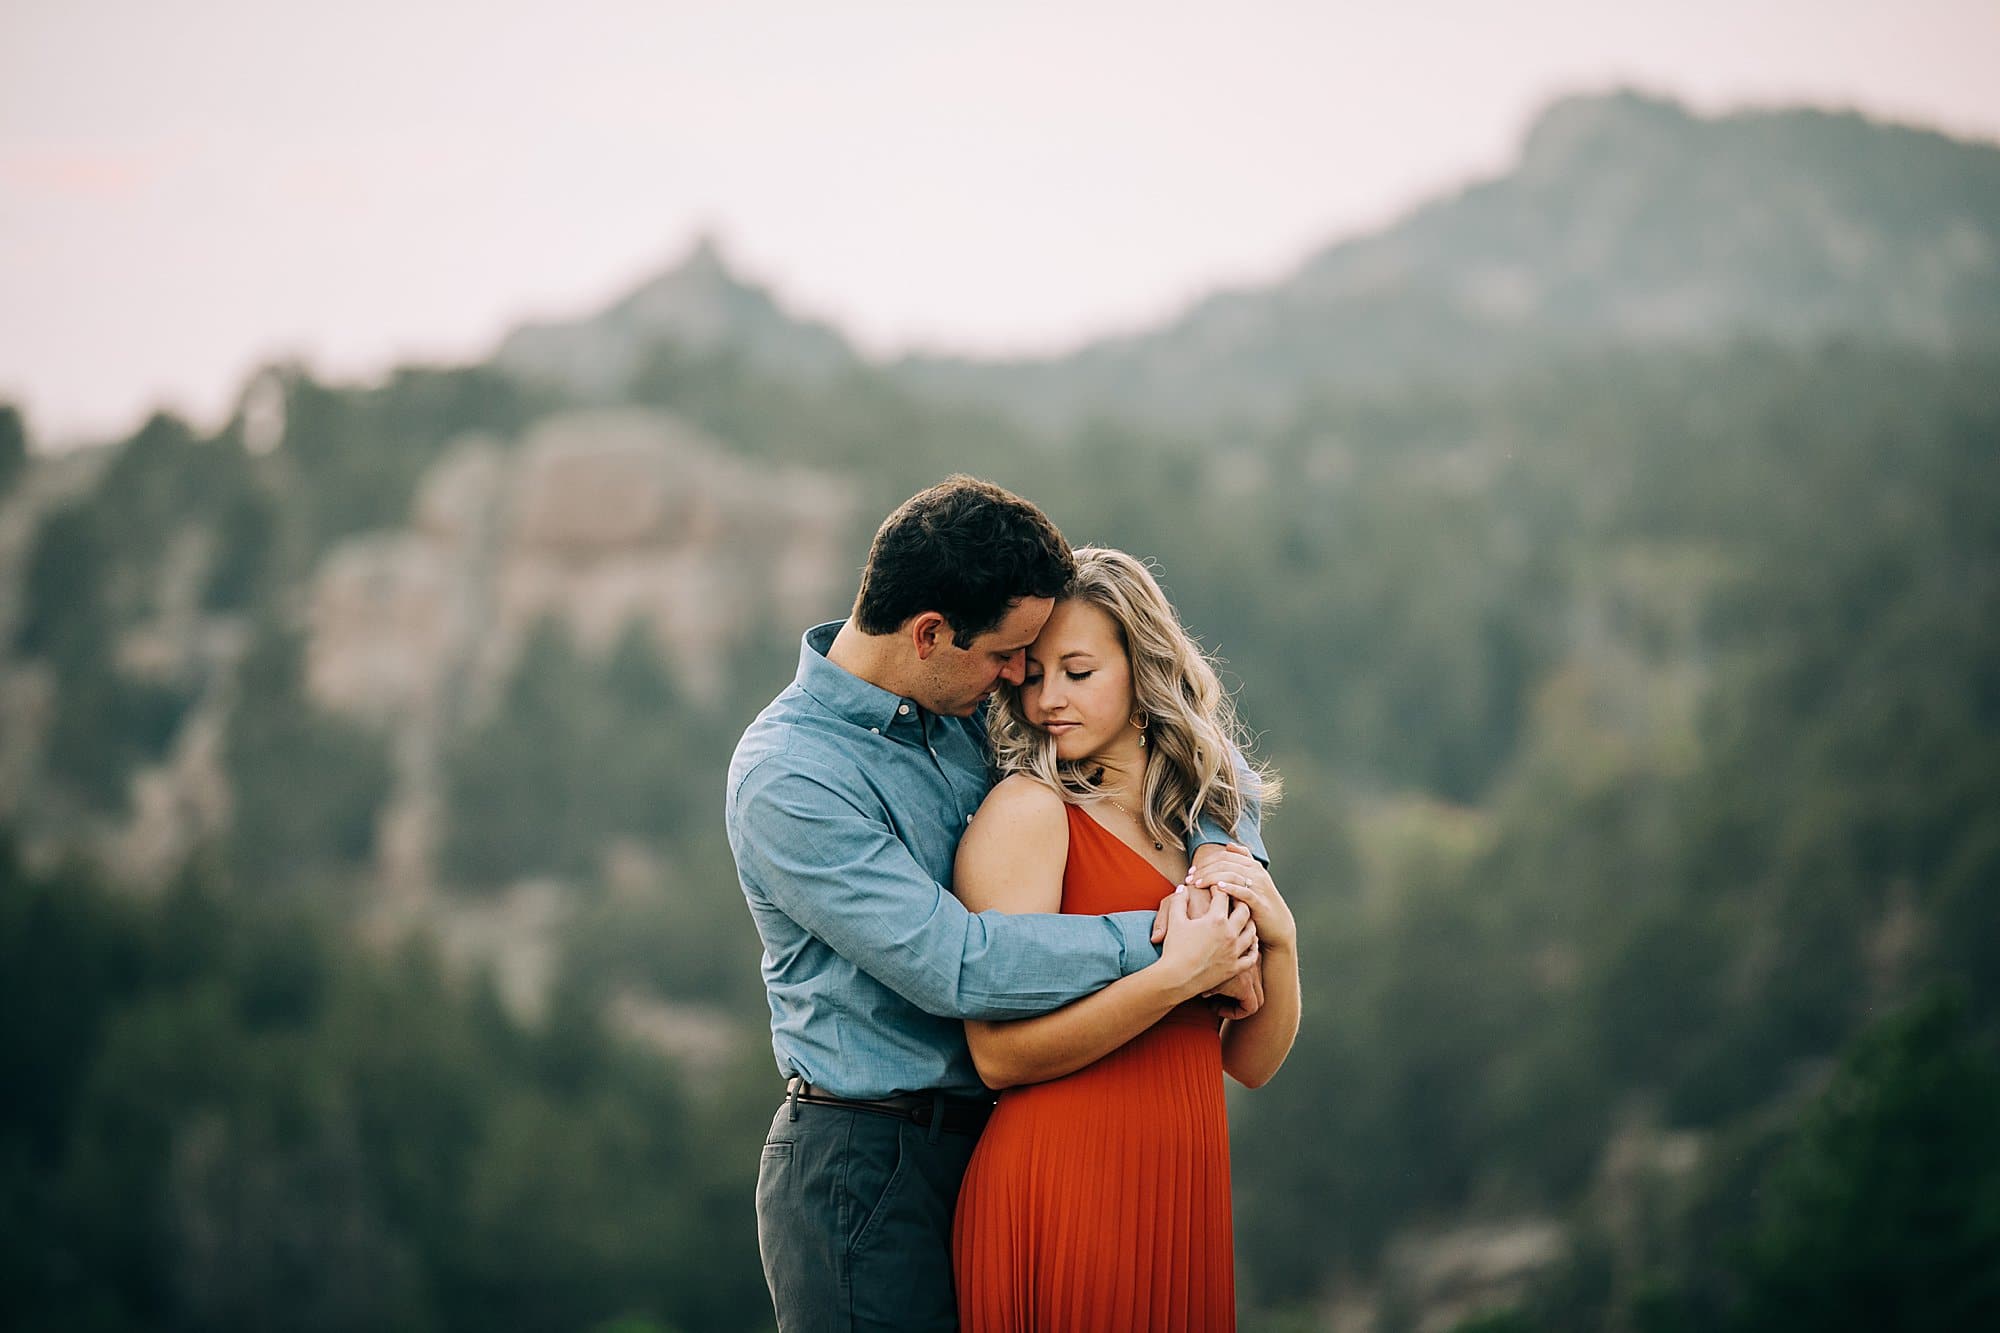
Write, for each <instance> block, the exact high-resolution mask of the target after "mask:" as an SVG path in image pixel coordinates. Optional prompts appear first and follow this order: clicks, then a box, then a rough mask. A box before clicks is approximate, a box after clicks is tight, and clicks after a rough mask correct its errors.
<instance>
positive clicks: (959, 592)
mask: <svg viewBox="0 0 2000 1333" xmlns="http://www.w3.org/2000/svg"><path fill="white" fill-rule="evenodd" d="M1074 569H1075V566H1074V562H1073V561H1072V559H1071V557H1070V551H1069V546H1068V544H1067V543H1065V542H1064V541H1063V539H1062V536H1061V534H1060V533H1058V532H1057V531H1056V529H1055V526H1054V525H1053V524H1051V523H1050V522H1049V520H1048V518H1047V517H1046V516H1045V515H1044V514H1043V513H1042V512H1041V510H1039V509H1037V508H1036V507H1035V506H1034V505H1032V504H1030V503H1029V502H1027V501H1026V500H1023V499H1021V498H1020V497H1019V496H1016V495H1013V494H1011V493H1010V492H1008V491H1005V490H1002V489H1001V488H999V487H997V486H993V485H990V484H988V483H985V482H981V481H976V480H974V479H972V478H970V477H953V478H951V479H949V480H947V481H945V482H943V483H942V484H940V485H938V486H934V487H932V488H931V489H930V490H927V491H924V492H922V493H920V494H918V495H915V496H913V497H911V498H910V499H909V500H908V501H906V502H905V503H904V504H903V505H902V506H901V507H899V508H898V509H897V510H896V512H895V513H893V514H891V515H890V516H889V517H888V519H887V520H886V521H885V522H884V523H883V524H882V527H881V529H880V530H879V531H878V532H877V533H876V534H875V541H874V545H873V546H872V548H871V549H870V551H869V555H868V564H867V568H866V569H865V570H864V572H863V574H862V580H861V591H860V594H859V595H858V596H857V597H856V599H855V604H854V612H853V615H852V616H851V618H850V619H848V620H847V621H845V622H835V623H832V624H827V625H821V626H818V627H816V628H814V629H811V630H808V631H807V632H806V635H805V641H804V643H803V645H802V647H801V649H800V652H799V669H798V675H797V677H796V678H795V679H794V680H793V682H792V684H791V685H790V686H789V687H787V688H786V689H785V691H784V692H783V693H781V694H780V695H779V696H778V697H777V698H776V699H775V700H773V701H772V703H771V704H770V706H769V707H767V708H766V709H765V710H764V711H763V712H762V713H761V714H759V715H758V717H757V720H756V721H755V722H753V723H752V724H751V725H750V727H749V729H748V730H747V731H745V732H744V734H743V739H742V740H741V741H740V742H739V743H738V745H737V749H736V755H735V758H734V759H733V761H732V762H731V764H730V768H729V785H728V792H727V806H726V819H727V824H728V831H729V843H730V847H731V849H732V851H733V852H734V854H735V857H736V866H737V872H738V875H739V876H740V878H741V880H742V884H743V892H744V895H745V897H746V898H748V900H749V903H750V911H751V915H752V916H753V917H754V918H755V920H756V923H757V930H758V933H759V934H760V935H761V936H762V937H763V941H764V982H765V987H766V989H767V991H768V992H769V998H770V1004H771V1039H772V1041H771V1044H772V1049H773V1052H774V1053H775V1054H776V1056H777V1061H778V1068H779V1071H780V1073H781V1074H783V1075H784V1076H786V1078H787V1080H788V1082H787V1085H786V1095H785V1098H784V1101H783V1102H782V1103H781V1104H780V1106H779V1108H778V1111H777V1114H776V1115H775V1116H774V1117H773V1120H772V1124H771V1132H770V1135H769V1138H768V1139H767V1141H766V1143H765V1145H764V1154H763V1160H762V1164H761V1166H760V1169H759V1171H758V1178H757V1240H758V1247H759V1249H760V1250H761V1252H762V1254H763V1259H764V1273H765V1277H766V1279H767V1280H768V1282H769V1283H770V1288H771V1299H772V1302H773V1304H774V1305H775V1306H776V1309H777V1315H778V1326H779V1328H780V1330H781V1333H797V1331H799V1330H814V1329H840V1330H848V1329H871V1328H882V1329H889V1328H894V1329H932V1328H935V1329H951V1328H954V1327H955V1326H956V1318H957V1316H956V1310H955V1305H954V1299H953V1292H952V1281H951V1223H952V1211H953V1206H954V1203H955V1201H956V1199H957V1196H958V1185H959V1180H960V1178H961V1177H962V1176H963V1174H964V1172H965V1167H966V1163H967V1162H968V1161H969V1160H970V1158H971V1155H972V1148H973V1144H974V1142H975V1141H976V1138H977V1136H978V1133H979V1130H980V1128H981V1127H982V1126H983V1125H984V1124H985V1120H986V1115H987V1113H988V1112H989V1111H990V1110H991V1108H992V1097H991V1094H990V1093H988V1092H987V1091H986V1090H985V1089H984V1088H983V1087H982V1086H981V1084H980V1081H979V1077H978V1074H977V1073H976V1071H975V1070H974V1068H973V1064H972V1057H971V1053H970V1051H969V1050H968V1049H967V1047H966V1043H965V1034H964V1026H963V1023H964V1020H965V1019H967V1018H982V1019H1008V1018H1024V1017H1028V1016H1031V1015H1034V1014H1038V1013H1044V1012H1046V1011H1048V1010H1050V1009H1054V1008H1057V1007H1058V1006H1060V1005H1063V1004H1066V1003H1068V1002H1069V1001H1071V1000H1074V999H1077V998H1080V997H1081V996H1084V995H1087V994H1090V993H1091V992H1092V991H1095V990H1097V989H1099V988H1101V987H1103V986H1106V985H1109V984H1110V983H1111V982H1113V981H1115V980H1117V979H1118V978H1119V977H1121V976H1123V975H1125V974H1126V973H1129V972H1133V971H1137V970H1138V969H1140V968H1143V967H1146V966H1148V965H1150V964H1151V963H1153V962H1155V961H1157V960H1158V957H1159V955H1158V951H1157V949H1156V948H1155V947H1154V943H1155V940H1156V939H1157V937H1158V932H1157V930H1156V918H1155V915H1154V914H1152V913H1145V912H1126V913H1120V914H1117V915H1113V916H1104V917H1085V916H1054V915H1035V916H1030V915H1021V916H1008V915H1005V914H1001V913H997V912H995V913H985V914H982V915H979V916H974V915H973V914H971V913H969V912H967V911H966V910H965V908H964V907H963V906H961V905H960V904H959V902H958V900H957V899H955V898H954V897H952V895H951V893H950V891H949V889H948V887H947V886H948V885H949V884H950V882H951V870H952V861H953V855H954V852H955V850H956V848H957V845H958V839H959V836H960V834H961V832H962V831H963V830H964V828H965V825H966V824H968V823H969V822H971V820H972V817H973V815H974V813H975V812H976V811H977V810H978V809H979V805H980V802H981V801H983V800H984V799H985V796H986V792H987V789H988V787H989V786H990V785H991V782H992V772H991V767H990V764H989V761H988V757H987V752H986V739H985V728H984V725H983V723H982V721H981V719H980V707H981V705H982V704H983V703H984V702H985V701H986V699H987V698H988V697H989V696H990V695H991V694H992V693H993V691H994V689H996V688H997V687H998V685H999V682H1001V681H1002V680H1005V681H1007V682H1009V683H1011V684H1016V685H1018V684H1019V683H1020V682H1021V679H1022V675H1023V672H1024V670H1025V664H1026V658H1025V650H1026V648H1027V647H1028V645H1029V644H1030V643H1032V642H1033V641H1034V639H1035V636H1036V635H1037V634H1039V633H1040V632H1041V628H1042V625H1043V623H1044V622H1045V621H1046V620H1047V619H1048V617H1049V613H1050V612H1051V610H1053V608H1054V605H1055V603H1054V599H1055V598H1056V597H1057V596H1058V595H1059V594H1060V593H1061V592H1062V591H1063V589H1064V587H1065V585H1066V584H1067V583H1068V581H1069V579H1070V577H1071V576H1072V574H1073V573H1074ZM1230 832H1231V831H1230V830H1220V829H1203V830H1201V833H1200V836H1198V837H1196V838H1193V839H1191V840H1190V841H1191V843H1197V842H1198V843H1209V842H1213V843H1221V842H1226V841H1228V836H1227V835H1228V834H1229V833H1230ZM1237 837H1238V838H1239V840H1240V841H1242V842H1244V843H1247V844H1249V845H1250V846H1251V847H1252V848H1253V849H1254V850H1255V851H1256V854H1257V855H1258V856H1259V857H1260V858H1261V857H1262V856H1263V851H1262V847H1261V844H1259V843H1258V842H1257V831H1256V829H1255V827H1254V824H1253V825H1252V826H1250V827H1246V828H1245V829H1243V830H1242V831H1241V832H1240V833H1239V834H1237ZM1161 919H1163V917H1162V918H1161ZM1229 923H1230V933H1229V936H1228V938H1227V939H1226V941H1225V942H1224V947H1227V948H1229V949H1231V950H1233V951H1234V954H1235V955H1243V954H1245V953H1246V951H1247V950H1248V949H1249V948H1250V947H1251V945H1252V944H1254V941H1255V934H1254V932H1253V931H1252V929H1251V928H1250V926H1249V923H1248V911H1247V909H1244V908H1242V907H1240V906H1238V907H1236V908H1235V909H1234V910H1233V911H1232V912H1231V914H1230V917H1229ZM1253 977H1254V973H1249V972H1246V973H1245V974H1244V984H1243V985H1242V986H1241V987H1239V988H1237V989H1234V990H1232V991H1231V992H1230V994H1232V995H1234V996H1236V997H1238V999H1239V1002H1240V1004H1241V1005H1242V1006H1243V1008H1242V1012H1248V1007H1249V1006H1251V1005H1254V1003H1255V983H1254V981H1253V980H1251V978H1253ZM1220 1243H1223V1244H1227V1243H1228V1240H1227V1238H1222V1239H1221V1241H1220Z"/></svg>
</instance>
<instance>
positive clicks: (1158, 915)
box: [1141, 888, 1212, 944]
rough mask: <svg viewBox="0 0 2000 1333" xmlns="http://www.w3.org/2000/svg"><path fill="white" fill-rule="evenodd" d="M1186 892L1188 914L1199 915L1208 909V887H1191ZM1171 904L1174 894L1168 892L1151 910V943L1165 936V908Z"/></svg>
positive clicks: (1156, 942)
mask: <svg viewBox="0 0 2000 1333" xmlns="http://www.w3.org/2000/svg"><path fill="white" fill-rule="evenodd" d="M1187 894H1188V913H1189V915H1191V916H1200V915H1201V914H1202V913H1203V912H1206V911H1207V910H1208V900H1209V898H1210V897H1211V896H1212V895H1211V894H1210V892H1209V890H1208V889H1206V888H1199V889H1194V888H1191V889H1189V890H1188V891H1187ZM1173 905H1174V895H1173V894H1171V893H1170V894H1168V895H1167V896H1166V897H1164V898H1162V899H1160V905H1159V906H1158V907H1157V908H1155V909H1154V910H1153V943H1155V944H1158V943H1159V942H1160V941H1161V940H1163V939H1165V938H1166V937H1167V909H1168V908H1170V907H1172V906H1173ZM1141 910H1143V909H1141Z"/></svg>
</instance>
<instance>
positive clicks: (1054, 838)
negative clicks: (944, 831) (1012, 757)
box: [954, 773, 1069, 912]
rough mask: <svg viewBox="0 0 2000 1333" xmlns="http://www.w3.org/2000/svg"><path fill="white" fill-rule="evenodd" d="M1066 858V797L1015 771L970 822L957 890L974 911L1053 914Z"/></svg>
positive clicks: (961, 845) (960, 851)
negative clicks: (998, 910) (994, 909)
mask: <svg viewBox="0 0 2000 1333" xmlns="http://www.w3.org/2000/svg"><path fill="white" fill-rule="evenodd" d="M1068 857H1069V821H1068V819H1067V818H1066V817H1065V816H1064V815H1063V799H1062V797H1061V796H1059V795H1057V794H1056V793H1055V792H1053V791H1051V790H1050V789H1049V788H1048V787H1046V786H1044V785H1043V784H1042V783H1041V782H1039V781H1037V780H1036V779H1034V778H1032V777H1029V776H1028V775H1026V774H1025V773H1016V774H1014V775H1012V776H1010V777H1008V778H1006V779H1005V780H1004V781H1002V782H1000V783H999V784H998V785H996V786H995V787H994V788H993V790H992V791H991V792H989V793H987V796H986V803H985V804H984V805H982V806H980V807H979V813H978V814H976V815H974V816H973V818H972V822H971V823H970V824H968V825H967V826H966V829H965V837H964V839H963V840H962V841H961V842H960V843H959V844H958V867H957V871H956V884H955V885H954V891H955V892H957V894H958V896H959V897H960V898H961V899H963V900H964V902H965V905H966V906H967V907H970V908H971V909H972V910H973V911H975V912H980V911H985V910H986V909H987V908H999V909H1000V910H1002V911H1007V912H1053V911H1055V910H1056V909H1057V907H1058V905H1059V904H1060V902H1061V900H1062V870H1063V862H1064V861H1065V860H1067V859H1068Z"/></svg>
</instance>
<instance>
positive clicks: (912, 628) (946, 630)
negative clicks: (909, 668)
mask: <svg viewBox="0 0 2000 1333" xmlns="http://www.w3.org/2000/svg"><path fill="white" fill-rule="evenodd" d="M908 631H909V635H910V646H911V647H913V648H915V649H916V650H917V660H918V661H919V662H928V661H930V660H931V654H932V653H934V652H936V651H937V650H938V649H939V648H940V647H942V646H943V645H944V644H947V643H949V642H951V640H952V633H951V626H950V625H949V624H947V623H946V622H945V618H944V617H943V616H941V615H939V614H938V613H937V612H935V611H920V612H918V613H917V614H916V615H914V616H911V617H910V623H909V626H908Z"/></svg>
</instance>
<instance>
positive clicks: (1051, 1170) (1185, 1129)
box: [952, 806, 1236, 1333]
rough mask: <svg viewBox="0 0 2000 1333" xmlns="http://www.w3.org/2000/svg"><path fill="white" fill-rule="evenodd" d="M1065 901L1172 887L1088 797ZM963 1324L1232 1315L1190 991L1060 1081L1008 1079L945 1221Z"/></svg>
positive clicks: (1104, 907)
mask: <svg viewBox="0 0 2000 1333" xmlns="http://www.w3.org/2000/svg"><path fill="white" fill-rule="evenodd" d="M1069 816H1070V851H1069V859H1068V862H1067V865H1066V867H1065V870H1064V875H1063V899H1062V910H1063V911H1064V912H1078V913H1087V914H1090V915H1096V914H1099V913H1103V912H1116V911H1127V910H1132V909H1146V910H1150V909H1152V908H1153V907H1155V906H1157V905H1158V903H1159V900H1160V898H1161V896H1162V895H1163V894H1165V893H1166V892H1168V891H1169V890H1170V889H1171V888H1172V885H1171V884H1170V883H1168V882H1167V880H1166V879H1165V878H1164V877H1163V876H1162V875H1161V874H1160V873H1159V871H1158V870H1156V869H1155V868H1154V867H1153V866H1152V865H1151V864H1149V863H1148V862H1147V861H1146V860H1145V858H1143V857H1141V856H1139V855H1138V853H1136V852H1134V851H1133V850H1132V849H1131V848H1129V847H1127V846H1126V845H1125V844H1124V843H1122V842H1120V841H1119V840H1118V839H1117V838H1116V837H1114V836H1113V835H1112V834H1110V833H1109V832H1107V831H1105V830H1104V829H1103V828H1102V826H1100V825H1099V824H1098V823H1097V822H1096V821H1095V820H1093V819H1091V818H1090V817H1089V816H1088V815H1087V814H1084V813H1083V812H1082V811H1081V810H1079V809H1078V808H1076V807H1074V806H1072V807H1070V809H1069ZM952 1239H953V1246H952V1248H953V1267H954V1272H955V1277H956V1280H957V1287H958V1308H959V1325H960V1328H961V1329H962V1330H964V1333H1114V1331H1122V1330H1147V1331H1148V1333H1183V1331H1184V1333H1211V1331H1217V1330H1233V1329H1234V1328H1235V1327H1236V1270H1235V1256H1234V1251H1233V1238H1232V1227H1231V1218H1230V1203H1229V1120H1228V1110H1227V1108H1226V1106H1225V1103H1224V1101H1223V1093H1222V1044H1221V1039H1220V1036H1219V1033H1218V1024H1217V1020H1216V1018H1215V1015H1214V1013H1213V1012H1212V1011H1211V1010H1210V1009H1209V1007H1208V1005H1207V1004H1205V1003H1203V1002H1200V1001H1191V1002H1189V1003H1187V1004H1184V1005H1182V1006H1180V1007H1179V1008H1178V1009H1176V1010H1174V1011H1173V1012H1172V1013H1170V1014H1168V1015H1167V1017H1166V1018H1164V1019H1162V1020H1161V1021H1160V1022H1159V1023H1158V1024H1156V1025H1154V1026H1153V1027H1152V1028H1151V1029H1149V1030H1148V1031H1146V1032H1143V1033H1141V1034H1140V1035H1139V1036H1137V1037H1136V1038H1134V1039H1133V1040H1132V1041H1130V1042H1128V1043H1126V1044H1125V1045H1124V1046H1121V1047H1119V1048H1118V1049H1117V1050H1115V1051H1113V1052H1111V1053H1110V1054H1109V1055H1106V1056H1105V1057H1104V1058H1102V1059H1100V1060H1098V1061H1097V1062H1096V1063H1094V1064H1091V1065H1088V1066H1086V1067H1084V1068H1083V1069H1079V1070H1078V1071H1076V1072H1075V1073H1074V1074H1070V1075H1068V1076H1067V1077H1065V1078H1059V1079H1054V1080H1051V1081H1050V1082H1047V1083H1036V1084H1030V1085H1028V1086H1025V1087H1020V1088H1010V1089H1008V1090H1007V1091H1006V1092H1004V1093H1002V1094H1001V1095H1000V1099H999V1105H998V1106H997V1107H996V1108H995V1110H994V1112H993V1118H992V1120H991V1121H989V1122H988V1124H987V1127H986V1132H985V1133H984V1134H982V1135H981V1136H980V1140H979V1145H978V1147H977V1148H976V1149H974V1151H973V1155H972V1162H971V1165H970V1166H969V1167H968V1168H967V1170H966V1174H965V1183H964V1185H963V1186H962V1187H961V1188H960V1190H959V1196H958V1213H957V1221H956V1225H955V1228H954V1231H953V1238H952Z"/></svg>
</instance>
